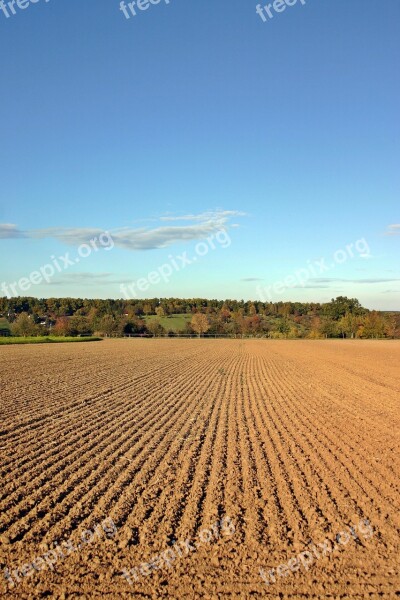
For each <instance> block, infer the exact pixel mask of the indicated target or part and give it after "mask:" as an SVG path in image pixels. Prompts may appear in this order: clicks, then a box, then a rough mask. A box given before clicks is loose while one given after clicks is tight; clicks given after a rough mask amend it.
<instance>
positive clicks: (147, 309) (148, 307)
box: [143, 302, 153, 317]
mask: <svg viewBox="0 0 400 600" xmlns="http://www.w3.org/2000/svg"><path fill="white" fill-rule="evenodd" d="M143 312H144V314H145V315H146V317H148V316H149V315H152V314H153V307H152V306H151V304H149V303H148V302H146V304H144V305H143Z"/></svg>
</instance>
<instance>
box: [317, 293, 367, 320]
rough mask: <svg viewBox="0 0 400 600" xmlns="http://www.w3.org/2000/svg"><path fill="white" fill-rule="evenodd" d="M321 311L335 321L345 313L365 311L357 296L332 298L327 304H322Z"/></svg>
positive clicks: (354, 313)
mask: <svg viewBox="0 0 400 600" xmlns="http://www.w3.org/2000/svg"><path fill="white" fill-rule="evenodd" d="M322 312H323V314H324V315H326V316H327V317H331V318H332V319H334V320H335V321H338V320H339V319H341V318H342V317H344V316H345V315H346V313H350V314H352V315H361V314H362V313H363V312H365V311H364V309H363V307H362V306H361V304H360V302H359V301H358V300H357V298H347V297H346V296H338V297H337V298H336V299H333V298H332V300H331V302H330V303H329V304H324V305H323V306H322Z"/></svg>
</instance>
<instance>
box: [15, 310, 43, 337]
mask: <svg viewBox="0 0 400 600" xmlns="http://www.w3.org/2000/svg"><path fill="white" fill-rule="evenodd" d="M11 332H12V334H13V335H15V336H21V337H27V336H31V335H38V328H37V327H36V325H35V323H34V322H33V319H32V318H31V317H30V316H29V315H28V313H26V312H22V313H21V314H20V315H18V317H17V318H16V319H15V321H14V323H12V325H11Z"/></svg>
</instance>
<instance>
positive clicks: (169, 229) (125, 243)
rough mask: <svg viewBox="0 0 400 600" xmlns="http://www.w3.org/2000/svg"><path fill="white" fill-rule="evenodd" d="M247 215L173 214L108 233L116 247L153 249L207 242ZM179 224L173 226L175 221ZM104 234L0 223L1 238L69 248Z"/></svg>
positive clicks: (94, 230)
mask: <svg viewBox="0 0 400 600" xmlns="http://www.w3.org/2000/svg"><path fill="white" fill-rule="evenodd" d="M233 216H234V217H239V216H244V213H240V212H238V211H229V210H216V211H208V212H204V213H201V214H198V215H183V216H178V217H174V216H172V215H169V216H166V217H161V218H160V221H162V222H166V221H168V222H171V224H168V225H160V226H158V227H152V228H151V227H140V228H134V227H122V228H119V229H114V230H109V233H110V235H111V236H112V238H113V241H114V244H115V246H117V247H119V248H124V249H126V250H154V249H159V248H166V247H167V246H171V245H172V244H177V243H181V242H190V241H192V240H200V239H204V238H206V237H207V236H209V235H212V234H213V233H214V234H215V233H216V232H217V231H220V230H221V229H228V228H229V227H230V223H229V219H230V218H231V217H233ZM174 221H176V222H178V224H172V222H174ZM182 221H183V222H184V224H179V222H182ZM102 233H104V230H103V229H99V228H96V227H93V228H91V227H72V228H66V227H48V228H45V229H31V230H28V231H21V230H19V229H18V228H17V227H16V225H8V224H3V225H2V224H0V238H1V239H6V238H30V239H56V240H58V241H59V242H62V243H64V244H67V245H70V246H79V245H80V244H85V243H88V242H89V241H90V240H92V239H93V238H95V237H97V238H98V237H99V236H100V235H101V234H102Z"/></svg>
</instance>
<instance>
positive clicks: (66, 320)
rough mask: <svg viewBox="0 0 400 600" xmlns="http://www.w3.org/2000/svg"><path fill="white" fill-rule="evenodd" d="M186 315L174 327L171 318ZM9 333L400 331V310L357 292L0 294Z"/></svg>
mask: <svg viewBox="0 0 400 600" xmlns="http://www.w3.org/2000/svg"><path fill="white" fill-rule="evenodd" d="M172 315H185V319H184V320H183V324H182V326H181V328H180V329H179V330H176V329H174V328H172V327H170V326H169V317H170V316H172ZM0 317H2V318H3V323H4V322H5V323H6V325H4V324H3V325H2V326H0V334H3V335H7V333H10V334H11V335H22V336H28V335H29V336H31V335H33V336H35V335H49V334H52V335H59V336H78V335H101V336H124V335H153V336H157V335H170V336H173V335H177V334H197V335H205V334H208V335H228V336H232V337H235V336H236V337H237V336H246V337H269V338H277V339H279V338H292V339H293V338H312V339H319V338H334V337H342V338H399V337H400V313H396V312H391V313H383V312H379V311H370V310H368V309H366V308H364V307H363V306H362V305H361V304H360V302H359V301H358V300H357V299H356V298H347V297H345V296H339V297H337V298H335V299H332V300H331V301H330V302H328V303H323V304H321V303H313V302H311V303H308V302H307V303H303V302H266V303H265V302H258V301H256V302H252V301H244V300H208V299H204V298H192V299H181V298H152V299H148V300H112V299H109V300H102V299H80V298H47V299H44V298H42V299H39V298H33V297H18V298H5V297H4V298H0Z"/></svg>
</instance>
